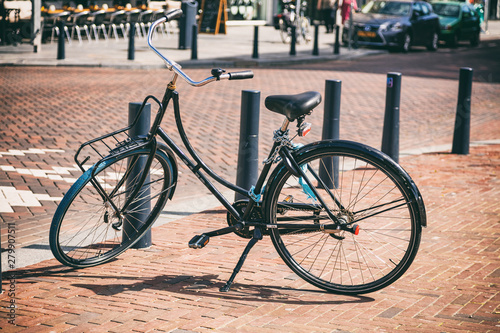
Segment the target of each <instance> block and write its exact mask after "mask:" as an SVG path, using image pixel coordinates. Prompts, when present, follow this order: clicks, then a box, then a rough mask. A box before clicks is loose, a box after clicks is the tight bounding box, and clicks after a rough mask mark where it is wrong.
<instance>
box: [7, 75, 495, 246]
mask: <svg viewBox="0 0 500 333" xmlns="http://www.w3.org/2000/svg"><path fill="white" fill-rule="evenodd" d="M188 73H189V74H190V75H191V76H192V77H194V78H202V77H205V76H207V74H208V73H207V70H201V69H190V70H188ZM255 74H256V75H255V78H254V79H253V80H248V81H240V82H237V81H231V82H227V81H226V82H221V83H218V84H212V85H208V86H205V87H202V88H192V87H188V86H187V85H186V84H182V83H180V84H179V91H180V93H181V99H182V102H183V104H182V107H183V110H185V111H184V112H183V119H184V121H185V123H186V128H188V129H191V130H192V135H191V136H192V142H193V144H194V146H195V147H200V145H201V144H203V145H204V146H203V148H201V149H199V152H200V154H201V155H202V156H203V157H204V158H206V159H207V162H208V163H209V164H210V165H214V166H215V170H216V171H217V172H219V173H221V174H222V175H223V176H225V177H227V178H228V179H235V174H234V171H235V167H234V166H235V165H236V156H237V146H238V143H237V141H238V135H239V134H238V133H239V109H240V100H241V97H240V96H241V90H244V89H254V90H259V91H261V94H262V98H261V101H262V102H263V100H264V97H265V96H267V95H270V94H277V93H297V92H301V91H304V90H317V91H320V92H324V82H325V80H327V79H340V80H342V105H341V108H342V111H341V133H340V135H341V138H343V139H348V140H355V141H360V142H364V143H367V144H369V145H373V146H375V147H377V146H379V145H380V144H379V142H381V137H382V125H383V116H384V104H385V75H384V74H376V73H363V72H344V71H331V70H328V69H315V70H294V71H291V70H287V69H274V68H273V69H256V70H255ZM169 77H170V75H169V73H168V72H167V71H165V70H150V71H147V70H134V71H130V70H119V69H97V68H96V69H92V70H88V69H85V68H42V67H40V68H36V67H35V68H31V67H24V68H23V67H15V68H12V67H4V68H2V71H1V73H0V80H1V81H2V83H3V84H2V85H1V88H0V89H1V91H0V96H2V97H1V98H0V104H1V110H2V111H1V112H2V124H3V126H2V128H1V129H0V155H1V165H0V186H1V190H0V193H2V194H4V193H13V192H14V191H17V192H16V193H17V194H22V193H24V194H25V195H29V199H30V200H31V199H36V197H37V196H41V198H44V199H46V200H38V199H36V200H38V203H37V204H36V205H31V206H26V205H23V204H19V200H17V201H15V200H14V202H13V204H10V209H11V210H13V211H14V212H9V211H8V210H7V211H2V212H0V217H1V218H2V220H3V221H10V220H19V219H26V218H28V217H30V216H33V215H35V214H41V213H44V212H46V213H47V214H49V215H50V214H51V213H52V212H53V211H54V207H55V205H56V202H57V198H60V197H61V196H62V195H63V193H64V192H65V191H66V190H67V188H68V186H69V185H70V183H71V179H74V178H75V177H77V176H78V173H77V172H75V165H74V162H73V153H74V151H75V150H76V149H77V147H78V146H79V144H80V143H82V142H84V141H86V140H88V139H90V138H93V137H95V136H98V135H101V134H104V133H107V132H109V131H111V130H114V129H117V128H120V127H123V126H125V125H126V124H125V121H126V110H127V108H128V102H130V101H141V100H142V98H143V97H144V96H146V95H148V94H153V95H156V96H158V97H159V96H161V94H162V93H163V89H164V86H165V82H166V81H167V80H168V79H169ZM290 82H295V83H296V84H290ZM457 90H458V82H456V81H455V80H447V79H429V78H421V77H412V76H410V77H406V76H404V77H403V90H402V96H401V130H400V133H401V139H400V145H401V149H402V150H407V149H413V148H422V147H429V146H435V145H442V144H450V143H451V137H452V133H453V126H454V117H455V110H456V94H457ZM27 92H29V95H26V93H27ZM124 92H125V93H124ZM497 92H498V85H497V84H494V83H490V82H475V83H474V85H473V98H472V109H473V117H472V129H471V140H473V141H478V140H494V139H498V138H499V131H498V128H500V125H499V118H500V113H498V105H500V96H499V95H498V93H497ZM124 95H125V96H124ZM27 96H32V97H27ZM360 96H362V98H360ZM209 103H214V104H213V105H214V106H213V107H211V108H210V109H209V110H207V105H209ZM262 104H263V103H262ZM322 109H323V105H320V106H319V107H318V108H317V109H316V111H315V112H314V113H313V115H312V116H311V117H309V119H310V120H311V122H312V123H313V125H314V127H313V128H314V131H313V133H312V135H310V138H308V141H313V140H318V139H320V133H321V126H322V125H321V122H322V118H323V110H322ZM188 110H189V111H188ZM211 110H216V111H217V112H214V111H211ZM200 115H203V116H200ZM171 119H172V118H171V117H170V118H168V119H166V120H165V121H164V125H165V127H166V128H167V129H168V131H169V132H173V124H172V120H171ZM281 120H282V118H281V117H280V116H278V115H276V114H272V113H270V112H267V111H265V108H264V106H263V105H261V130H260V133H261V134H260V159H261V160H262V159H263V158H264V156H265V154H266V153H267V149H268V147H269V139H270V137H271V133H272V131H273V130H274V129H276V128H277V127H279V125H280V123H281ZM174 137H176V136H175V135H174ZM207 143H208V144H207ZM221 143H222V145H221ZM40 149H54V150H55V151H43V150H41V151H40ZM18 151H19V152H18ZM23 151H24V152H23ZM182 171H183V174H182V175H181V182H184V183H183V184H188V185H190V186H191V185H193V186H194V185H197V184H198V183H197V180H196V179H195V178H194V177H190V176H186V173H187V172H186V169H183V170H182ZM198 189H199V188H198ZM20 191H31V192H32V193H33V194H30V193H29V192H20ZM4 202H5V201H4ZM16 202H18V205H16ZM23 244H27V243H23Z"/></svg>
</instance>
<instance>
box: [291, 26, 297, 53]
mask: <svg viewBox="0 0 500 333" xmlns="http://www.w3.org/2000/svg"><path fill="white" fill-rule="evenodd" d="M295 32H296V27H295V26H294V25H293V26H292V36H291V38H290V55H293V56H294V55H296V54H297V52H296V51H295V44H297V34H296V33H295Z"/></svg>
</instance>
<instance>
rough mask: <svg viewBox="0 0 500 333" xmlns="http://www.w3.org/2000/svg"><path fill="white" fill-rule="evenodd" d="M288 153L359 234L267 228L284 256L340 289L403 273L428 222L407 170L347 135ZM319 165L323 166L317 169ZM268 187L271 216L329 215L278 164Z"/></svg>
mask: <svg viewBox="0 0 500 333" xmlns="http://www.w3.org/2000/svg"><path fill="white" fill-rule="evenodd" d="M293 155H294V159H295V160H296V161H297V163H298V164H299V165H300V166H301V168H304V169H305V167H304V166H307V170H306V171H305V173H306V176H307V177H308V178H309V179H310V180H314V183H315V184H314V183H313V185H314V186H315V187H316V190H317V191H318V194H319V195H320V196H321V197H322V198H323V199H324V200H325V201H326V202H327V203H326V205H327V206H328V207H329V209H330V210H331V212H333V213H334V215H335V216H337V217H338V218H339V219H342V221H344V222H345V223H351V224H350V225H351V226H352V225H353V224H357V225H358V226H359V234H357V235H355V234H354V233H353V232H349V231H340V232H338V233H328V232H326V231H315V232H311V231H305V230H298V229H280V228H271V239H272V242H273V244H274V246H275V248H276V250H277V252H278V253H279V255H280V256H281V258H282V259H283V261H284V262H285V263H286V264H287V265H288V266H289V267H290V268H291V269H292V271H294V272H295V273H296V274H297V275H298V276H299V277H301V278H302V279H304V280H305V281H307V282H309V283H311V284H313V285H315V286H316V287H318V288H321V289H324V290H327V291H329V292H333V293H339V294H348V295H356V294H365V293H370V292H374V291H376V290H379V289H381V288H384V287H386V286H388V285H390V284H391V283H393V282H394V281H396V280H397V279H398V278H400V277H401V276H402V275H403V273H404V272H405V271H406V270H407V269H408V268H409V267H410V265H411V263H412V261H413V259H414V258H415V256H416V254H417V251H418V247H419V244H420V238H421V229H422V225H424V226H425V225H426V220H425V207H424V205H423V200H422V198H421V196H420V194H419V192H418V189H417V188H416V186H415V185H414V183H413V181H412V180H411V178H410V177H409V175H408V174H407V173H406V172H405V171H404V170H403V169H402V168H401V167H400V166H399V165H397V164H396V163H395V162H394V161H392V159H390V158H389V157H388V156H387V155H385V154H383V153H381V152H378V151H376V150H375V149H373V148H370V147H367V146H364V145H361V144H357V143H353V142H349V141H328V142H326V141H323V142H320V143H316V144H313V145H309V146H306V147H304V148H302V149H300V150H299V151H297V152H295V153H294V154H293ZM335 161H338V163H335ZM327 164H328V167H326V168H325V166H326V165H327ZM336 164H337V165H338V168H337V167H336V166H335V165H336ZM320 165H321V166H322V168H323V169H327V171H324V170H323V171H322V172H321V173H320V171H318V169H319V166H320ZM332 168H333V169H332ZM312 170H314V171H315V173H316V175H321V176H320V178H321V179H323V180H324V182H325V183H326V187H333V189H331V193H333V195H334V197H335V198H337V200H338V201H339V202H340V204H341V205H336V204H334V199H333V198H332V197H330V196H329V195H328V194H327V192H326V191H325V189H324V187H322V186H320V185H319V184H320V183H319V181H316V180H315V179H314V177H315V176H313V172H312ZM335 170H336V171H335ZM302 184H304V181H302ZM267 188H268V190H266V193H265V195H266V199H265V200H266V201H265V208H264V209H265V214H266V219H267V221H268V222H269V223H271V224H276V223H278V222H284V223H320V221H325V222H326V223H328V221H329V218H328V217H327V215H326V213H325V209H324V207H322V206H321V204H318V203H319V201H317V198H314V194H312V192H311V190H310V189H309V190H308V189H307V188H304V186H303V185H301V180H300V179H299V178H298V177H296V176H294V175H293V173H292V172H291V171H290V170H289V169H287V168H286V167H285V166H284V165H283V164H282V165H281V166H278V167H277V168H276V171H275V172H274V173H273V175H272V176H271V178H270V184H269V185H268V186H267ZM292 202H293V203H294V204H292ZM304 204H305V205H304ZM315 214H316V215H315ZM322 218H323V220H321V219H322ZM323 223H324V222H323Z"/></svg>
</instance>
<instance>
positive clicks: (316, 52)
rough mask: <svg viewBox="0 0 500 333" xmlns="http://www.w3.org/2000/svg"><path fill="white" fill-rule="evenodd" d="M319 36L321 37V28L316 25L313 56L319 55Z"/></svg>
mask: <svg viewBox="0 0 500 333" xmlns="http://www.w3.org/2000/svg"><path fill="white" fill-rule="evenodd" d="M318 36H319V26H318V25H317V24H315V25H314V46H313V53H312V55H315V56H317V55H319V47H318Z"/></svg>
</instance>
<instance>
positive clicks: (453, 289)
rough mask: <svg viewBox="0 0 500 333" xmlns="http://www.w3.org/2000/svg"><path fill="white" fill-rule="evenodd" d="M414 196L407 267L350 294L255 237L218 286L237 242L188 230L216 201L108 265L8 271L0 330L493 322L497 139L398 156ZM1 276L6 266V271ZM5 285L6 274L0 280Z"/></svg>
mask: <svg viewBox="0 0 500 333" xmlns="http://www.w3.org/2000/svg"><path fill="white" fill-rule="evenodd" d="M401 164H402V165H403V167H405V168H406V169H407V170H408V171H409V172H410V173H411V174H412V176H413V178H414V180H415V181H416V182H417V184H419V187H420V189H421V191H422V194H423V196H424V199H425V202H426V206H427V211H428V220H429V227H428V228H426V229H424V235H423V238H422V243H421V247H420V250H419V253H418V255H417V258H416V260H415V262H414V263H413V265H412V266H411V268H410V269H409V271H408V272H407V273H406V274H405V275H404V276H403V277H402V278H401V279H400V280H398V281H397V282H396V283H394V284H393V285H391V286H389V287H388V288H385V289H383V290H381V291H378V292H375V293H371V294H368V295H364V296H359V297H350V296H339V295H333V294H327V293H323V292H320V291H318V290H317V289H315V288H314V287H312V286H310V285H308V284H307V283H305V282H304V281H302V280H301V279H298V278H297V277H296V276H295V275H294V274H293V273H291V271H289V269H288V268H287V267H286V266H285V265H284V264H283V263H282V262H281V260H280V259H279V257H278V255H277V254H276V252H275V251H274V249H273V247H272V244H271V242H270V240H269V239H267V238H266V239H265V240H263V241H261V242H259V243H258V244H257V245H256V247H255V248H254V250H253V251H252V252H251V253H250V255H249V258H248V260H247V262H246V264H245V266H244V267H243V269H242V271H241V272H240V274H239V275H238V277H237V280H236V283H235V284H234V285H233V289H232V290H231V291H230V292H228V293H220V292H218V288H219V287H220V286H222V284H223V283H224V281H225V280H226V279H227V278H228V277H229V275H230V273H231V270H232V268H233V266H234V265H235V263H236V261H237V255H235V253H239V252H240V251H242V249H243V247H244V245H245V242H246V241H245V240H243V239H241V238H238V237H236V236H234V235H225V236H222V237H218V238H214V239H212V240H211V242H210V244H209V245H208V246H207V247H206V248H204V249H202V250H192V249H189V248H188V247H187V241H188V240H189V239H190V238H191V236H192V235H193V234H195V233H198V232H201V231H202V230H205V229H207V228H215V227H219V226H220V225H221V223H222V224H224V223H225V213H224V212H223V211H222V210H219V209H217V208H216V209H213V210H210V211H205V212H203V213H200V214H196V215H192V216H190V217H186V218H183V219H181V220H178V221H175V222H171V223H169V224H166V225H163V226H160V227H155V228H154V230H153V232H154V240H153V246H152V247H151V248H150V249H147V250H129V251H127V252H126V253H125V254H123V255H121V256H120V257H119V258H118V259H117V260H115V261H113V262H112V263H109V264H106V265H102V266H98V267H93V268H87V269H82V270H73V269H68V268H65V267H62V266H61V265H59V263H58V262H57V261H56V260H55V259H52V260H48V261H44V262H41V263H39V264H36V265H32V266H29V267H26V268H23V269H19V270H17V271H16V272H15V293H16V299H15V301H16V304H17V308H16V311H15V315H16V320H15V323H16V326H13V325H11V324H8V323H7V322H6V316H7V311H6V306H7V305H8V304H9V301H10V299H9V297H8V294H7V293H4V294H3V295H1V296H0V304H1V310H0V323H1V325H0V326H1V327H2V328H4V330H5V331H6V332H62V331H65V332H84V331H92V332H124V331H127V332H131V331H134V332H177V333H178V332H208V331H216V332H284V331H286V332H373V331H378V332H387V331H396V330H397V331H406V332H416V331H418V332H498V331H499V330H500V293H499V288H498V285H499V284H500V259H499V244H500V229H499V224H498V222H499V216H500V211H499V208H498V199H499V198H500V184H499V178H498V173H499V171H500V145H498V144H497V145H481V146H473V147H471V152H470V155H451V154H448V153H431V154H421V155H414V156H404V157H403V158H402V159H401ZM9 274H10V273H9ZM4 288H8V282H7V283H6V284H4Z"/></svg>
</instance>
